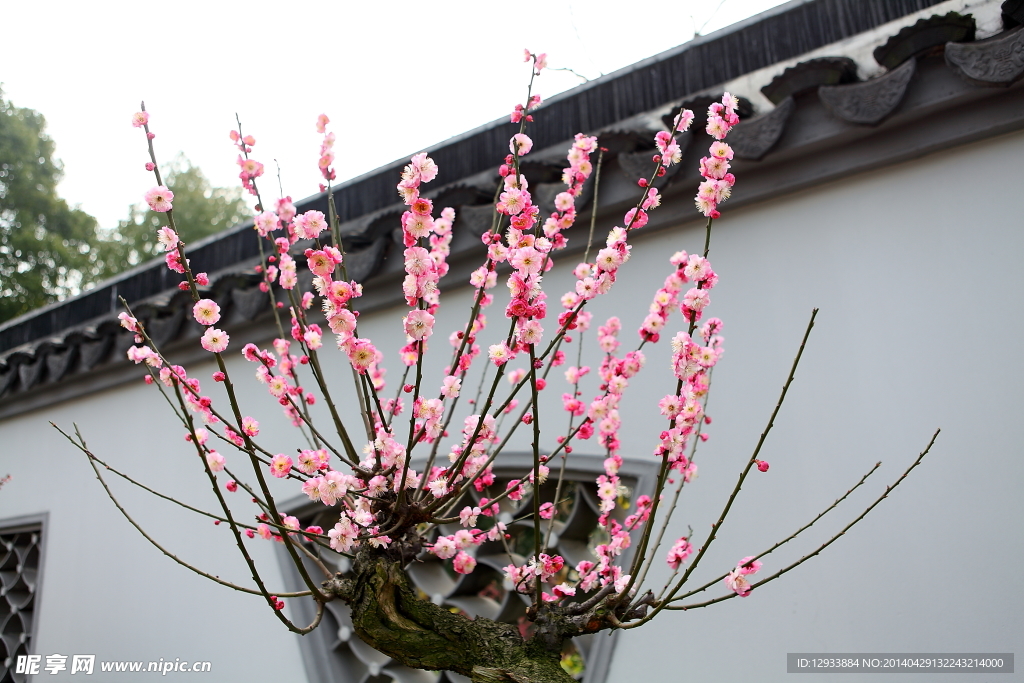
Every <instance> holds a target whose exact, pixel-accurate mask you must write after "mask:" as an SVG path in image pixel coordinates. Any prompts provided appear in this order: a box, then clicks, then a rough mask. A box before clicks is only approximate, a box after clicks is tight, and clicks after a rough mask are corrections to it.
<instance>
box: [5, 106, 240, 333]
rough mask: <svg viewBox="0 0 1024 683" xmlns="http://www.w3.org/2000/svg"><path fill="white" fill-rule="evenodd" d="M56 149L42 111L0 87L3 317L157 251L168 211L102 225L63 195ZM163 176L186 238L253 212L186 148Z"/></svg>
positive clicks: (137, 211)
mask: <svg viewBox="0 0 1024 683" xmlns="http://www.w3.org/2000/svg"><path fill="white" fill-rule="evenodd" d="M53 153H54V143H53V140H51V139H50V137H49V136H48V135H47V134H46V120H45V119H44V118H43V116H42V114H40V113H38V112H36V111H33V110H32V109H22V108H18V107H15V106H14V105H13V104H11V103H10V101H9V100H7V99H5V98H4V96H3V91H2V90H0V322H3V321H5V320H9V319H11V318H14V317H16V316H19V315H21V314H23V313H28V312H29V311H31V310H33V309H35V308H38V307H40V306H43V305H45V304H48V303H51V302H53V301H57V300H60V299H63V298H65V297H67V296H71V295H74V294H77V293H78V292H79V291H81V290H83V289H88V288H89V287H90V286H91V285H94V284H96V283H98V282H100V281H102V280H105V279H107V278H109V277H112V276H114V275H117V274H118V273H121V272H123V271H124V270H127V269H128V268H131V267H133V266H136V265H138V264H139V263H142V262H143V261H146V260H148V259H150V258H152V257H154V256H156V255H157V254H158V250H157V244H156V231H157V230H158V229H159V228H161V227H163V226H164V225H166V216H165V215H164V214H159V213H156V212H154V211H148V210H146V209H145V206H144V205H140V206H133V207H131V208H129V214H128V218H127V219H126V220H123V221H120V222H119V223H118V225H117V227H116V228H114V229H112V230H102V229H99V228H98V226H97V224H96V219H95V218H93V217H92V216H90V215H89V214H87V213H85V212H84V211H82V210H81V209H79V208H77V207H75V208H72V207H69V206H68V204H67V202H65V201H64V200H63V199H61V198H60V197H59V196H57V183H59V182H60V179H61V175H62V168H61V164H60V161H59V160H57V159H54V158H53ZM163 180H164V184H165V185H167V187H169V188H170V189H171V191H172V192H174V220H175V223H176V225H177V227H178V234H179V235H180V236H181V239H182V240H184V241H185V243H186V244H192V243H194V242H196V241H198V240H200V239H202V238H204V237H207V236H209V235H213V234H216V233H218V232H220V231H222V230H225V229H227V228H230V227H232V226H233V225H236V224H238V223H240V222H241V221H242V220H243V219H244V218H245V217H246V216H248V215H249V211H248V210H247V208H246V205H245V201H244V200H243V198H242V191H241V189H240V188H234V189H231V190H229V189H224V188H216V187H211V186H210V181H209V180H207V179H206V176H204V175H203V173H202V171H200V170H199V168H198V167H196V166H193V165H192V164H191V163H190V162H189V160H188V159H186V158H185V157H184V156H182V155H179V156H178V157H177V158H175V159H174V161H173V162H171V163H170V164H168V165H167V166H166V167H165V168H164V169H163ZM143 189H147V188H143ZM141 192H142V190H140V194H141Z"/></svg>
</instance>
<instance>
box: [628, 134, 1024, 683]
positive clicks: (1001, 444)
mask: <svg viewBox="0 0 1024 683" xmlns="http://www.w3.org/2000/svg"><path fill="white" fill-rule="evenodd" d="M1021 159H1024V133H1019V132H1018V133H1014V134H1010V135H1006V136H1002V137H999V138H995V139H992V140H987V141H984V142H979V143H976V144H972V145H968V146H964V147H960V148H956V149H952V150H949V151H945V152H941V153H937V154H933V155H930V156H927V157H924V158H922V159H920V160H916V161H913V162H908V163H905V164H901V165H898V166H893V167H890V168H885V169H880V170H878V171H877V172H874V173H869V174H863V175H859V176H856V177H852V178H847V179H844V180H842V181H838V182H835V183H830V184H828V185H825V186H823V187H819V188H815V189H813V190H809V191H807V192H802V193H798V194H793V195H788V196H784V197H780V198H778V199H776V200H774V201H770V202H765V203H763V204H760V205H758V206H756V207H751V208H748V209H744V210H737V211H734V212H733V211H729V209H728V204H726V206H725V211H724V214H723V218H722V219H721V220H720V221H717V225H716V227H715V234H714V236H713V238H712V247H711V261H712V263H713V265H714V267H715V270H716V271H717V272H718V273H719V275H720V278H721V281H720V283H719V285H718V287H717V288H716V289H715V290H714V292H713V295H712V306H711V308H710V309H709V314H711V315H715V316H718V317H720V318H722V319H723V320H724V321H725V330H724V337H725V339H726V349H727V351H726V355H725V356H724V358H723V359H722V361H721V363H720V364H719V366H718V367H716V369H715V376H714V386H713V388H712V396H711V405H710V410H709V414H711V415H712V416H713V417H714V423H713V424H712V425H711V428H710V433H711V435H712V436H711V440H710V441H709V442H708V443H707V444H706V448H705V447H701V449H700V451H699V455H698V460H699V462H700V463H701V464H700V466H701V476H700V478H699V479H698V481H697V485H696V486H694V487H692V490H691V491H690V492H689V494H684V501H685V503H684V505H683V508H682V509H681V510H680V514H679V516H678V523H676V524H675V533H676V535H681V534H683V533H685V526H684V525H685V524H690V525H692V526H693V528H694V531H695V536H696V537H697V538H700V539H702V538H703V537H704V536H706V534H707V532H708V530H709V527H710V524H711V522H712V521H714V519H715V515H716V514H718V511H719V510H720V509H721V506H722V503H723V502H724V496H725V495H726V494H727V492H728V490H730V489H731V486H732V485H733V483H734V481H735V477H736V475H737V473H738V471H739V470H740V468H741V467H742V465H743V463H744V462H745V459H746V458H747V457H748V455H749V453H750V452H751V450H752V448H753V446H754V444H755V443H756V441H757V437H758V435H759V434H760V432H761V430H762V429H763V428H764V426H765V424H766V422H767V418H768V415H769V414H770V411H771V409H772V407H773V406H774V404H775V400H776V397H777V396H778V392H779V390H780V388H781V385H782V382H783V380H784V379H785V376H786V373H787V371H788V369H789V366H790V363H791V362H792V358H793V356H794V354H795V351H796V348H797V345H798V343H799V340H800V336H801V334H802V333H803V330H804V328H805V325H806V321H807V318H808V316H809V314H810V311H811V308H812V307H815V306H818V307H820V309H821V312H820V314H819V316H818V320H817V324H816V326H815V329H814V331H813V333H812V336H811V341H810V346H809V348H808V350H807V352H806V353H805V355H804V359H803V362H802V364H801V366H800V370H799V372H798V374H797V378H796V381H795V383H794V385H793V387H792V389H791V391H790V395H789V398H788V399H787V402H786V405H785V406H784V408H783V410H782V413H781V417H780V418H779V419H778V420H777V421H776V425H775V430H774V431H773V432H772V434H771V436H770V437H769V440H768V444H767V447H766V449H765V450H764V451H763V456H762V457H763V458H764V459H765V460H767V461H769V462H770V463H771V469H770V471H769V472H768V473H765V474H760V473H758V472H754V473H753V476H752V477H751V478H750V479H748V483H747V484H746V486H745V488H744V490H743V492H742V494H741V498H740V500H739V503H738V504H737V505H736V506H735V507H734V509H733V512H732V514H731V515H730V517H729V520H728V521H727V522H726V524H725V526H724V527H723V530H722V533H721V534H720V536H719V539H718V540H717V541H716V542H715V545H714V546H713V547H712V550H711V551H709V553H708V555H707V556H706V558H705V560H706V562H702V565H701V568H700V569H699V570H698V571H697V572H695V574H694V578H696V579H697V581H698V583H696V584H695V585H700V583H703V581H700V579H701V578H704V579H705V580H706V579H709V578H713V577H714V576H717V575H718V574H720V573H724V572H725V571H728V570H729V569H730V568H731V567H732V566H733V565H735V563H736V562H737V560H739V559H740V558H741V557H743V556H745V555H751V554H755V553H757V552H760V551H761V550H764V549H766V548H768V547H769V546H770V545H772V543H773V542H774V541H776V540H778V539H781V538H783V537H785V536H786V535H788V534H789V533H791V532H792V531H794V530H796V529H797V528H799V526H801V524H802V523H803V522H805V521H807V520H809V519H810V518H811V517H813V515H815V514H816V513H817V512H818V511H819V510H822V509H824V508H825V507H826V506H827V505H829V504H830V503H831V502H832V501H833V500H835V499H836V498H837V497H838V496H839V495H841V494H842V493H844V492H845V491H846V490H848V489H849V487H850V486H851V485H852V484H854V483H855V482H856V481H857V480H858V479H859V477H860V475H861V474H862V473H863V472H865V471H867V470H868V469H869V467H870V466H871V465H872V464H873V463H874V462H876V461H877V460H882V461H883V467H882V468H881V470H880V471H879V472H878V473H876V475H874V476H873V477H872V479H870V480H869V484H866V485H865V486H864V487H862V490H861V491H858V492H857V493H856V494H855V495H854V496H853V497H852V499H851V500H848V501H847V502H846V503H844V504H843V505H842V506H841V507H840V508H838V509H837V510H835V511H834V512H832V513H831V514H830V516H829V517H826V518H825V519H824V520H822V522H819V525H820V526H821V528H820V529H818V528H817V526H816V527H815V528H813V529H812V530H811V531H809V532H808V533H807V534H805V535H806V538H803V537H801V538H800V539H798V540H797V541H794V542H793V543H792V544H790V545H791V546H793V547H792V550H789V551H787V552H781V551H780V552H779V553H777V555H778V556H777V557H776V554H773V555H771V556H769V557H767V558H764V563H765V568H764V570H763V571H762V573H767V572H771V571H773V570H776V569H778V568H781V567H783V566H785V565H787V564H789V563H790V562H791V561H793V560H795V559H797V558H798V557H800V556H801V555H803V554H805V553H806V552H809V551H811V550H813V549H814V548H816V547H817V545H818V544H820V543H822V542H824V541H825V540H826V539H827V538H829V537H830V536H831V535H832V534H834V533H836V532H837V531H838V530H839V529H840V528H842V526H843V524H844V523H845V522H846V521H848V520H850V519H852V518H853V517H855V516H856V515H857V514H859V512H860V511H861V510H863V509H864V508H865V507H866V506H867V505H868V504H869V503H870V501H871V500H872V499H873V498H874V497H875V496H877V495H878V494H879V493H880V492H881V491H882V490H883V485H884V484H885V483H887V482H891V481H893V480H894V479H895V478H896V477H898V475H899V474H900V473H901V472H902V471H903V469H904V468H905V467H907V466H908V465H909V464H910V463H911V462H912V460H913V458H914V457H915V455H916V454H917V453H918V452H920V451H921V450H922V449H923V448H924V446H925V445H926V443H927V442H928V439H929V438H930V436H931V434H932V432H933V431H934V430H935V428H936V427H941V428H942V430H943V431H942V434H941V435H940V436H939V439H938V441H937V443H936V445H935V447H934V448H933V450H932V452H931V454H930V455H929V456H928V457H927V458H926V459H925V461H924V463H923V465H922V466H921V467H920V468H918V469H917V470H915V472H914V473H913V474H912V475H911V476H910V477H909V478H908V480H907V481H906V482H905V483H904V484H902V485H901V486H900V488H899V489H897V490H896V492H895V493H894V494H893V495H892V496H891V497H890V498H889V499H887V500H886V501H883V503H882V504H881V505H880V506H879V507H878V508H876V509H875V511H874V512H872V513H871V515H870V516H869V517H868V518H867V519H865V520H864V521H863V522H862V523H861V524H859V525H858V526H857V527H855V528H854V529H853V530H852V531H851V532H849V533H848V534H847V535H846V536H845V537H844V538H842V539H840V540H839V541H838V542H837V543H836V544H835V545H833V546H831V547H830V548H829V549H827V550H826V551H825V552H824V553H823V554H822V555H820V556H818V557H817V558H815V559H813V560H811V561H810V562H809V563H807V564H805V565H803V566H801V567H799V568H798V569H796V570H794V571H793V572H791V573H790V574H788V575H787V576H785V577H783V578H781V579H779V580H778V581H776V582H774V583H772V584H769V585H768V586H766V587H765V588H764V589H762V590H759V591H755V592H754V593H753V594H752V595H751V596H750V597H748V598H746V599H734V600H730V601H727V602H725V603H722V604H719V605H715V606H712V607H709V608H706V609H700V610H696V611H692V612H686V613H682V612H675V613H673V614H669V615H662V618H661V620H660V621H655V622H653V623H652V624H650V625H648V626H647V627H645V628H642V629H638V630H636V631H631V632H628V633H625V634H624V637H623V638H622V639H621V640H620V641H619V649H618V652H617V654H616V658H615V661H614V664H613V669H612V674H611V676H610V679H609V680H612V681H626V680H635V679H636V677H637V674H638V671H640V670H642V671H644V677H645V678H646V679H648V680H657V681H689V680H714V681H748V680H751V679H757V680H762V681H781V680H784V679H785V680H788V679H787V674H786V653H787V652H831V653H841V652H890V653H896V652H933V653H943V652H1014V651H1016V652H1018V653H1019V652H1021V651H1024V632H1022V631H1021V629H1020V628H1019V623H1018V615H1019V614H1020V613H1021V612H1022V610H1024V591H1022V590H1021V589H1020V584H1019V582H1018V581H1016V579H1013V578H1009V577H1011V576H1015V575H1016V572H1015V570H1014V569H1013V568H1015V567H1017V566H1019V565H1020V563H1021V562H1022V561H1024V544H1022V543H1021V540H1020V534H1019V523H1020V520H1021V519H1024V502H1022V497H1021V496H1020V493H1019V490H1020V485H1021V484H1022V483H1024V463H1022V458H1021V456H1022V455H1024V448H1022V447H1021V445H1020V443H1021V442H1020V437H1019V429H1018V426H1019V422H1017V419H1018V418H1015V417H1014V416H1015V415H1016V414H1017V413H1018V412H1019V411H1020V408H1021V405H1022V404H1021V399H1020V386H1021V384H1022V381H1024V361H1022V358H1021V354H1020V348H1021V343H1020V339H1021V334H1022V332H1024V326H1022V324H1021V319H1020V312H1021V302H1022V295H1024V275H1022V271H1021V269H1020V265H1019V254H1020V251H1021V247H1022V246H1024V245H1022V242H1024V238H1022V231H1021V228H1024V219H1022V216H1024V198H1022V196H1021V193H1020V189H1019V178H1020V168H1021V165H1020V164H1021ZM738 177H739V180H738V184H737V188H736V192H737V193H742V191H743V178H742V174H741V173H738ZM979 188H984V189H983V190H982V191H981V192H980V193H979V192H978V189H979ZM701 232H702V231H701V230H700V229H699V228H697V227H696V226H695V224H689V225H687V226H684V227H683V228H682V229H681V230H680V231H679V233H678V234H677V235H671V236H670V235H657V236H654V237H652V238H651V239H649V240H647V241H644V242H643V243H642V245H641V243H640V242H638V246H637V248H636V251H635V252H634V258H638V257H641V255H642V254H644V255H649V256H648V257H655V258H659V259H660V258H662V256H663V255H664V254H666V253H668V252H670V251H671V250H672V249H675V248H678V247H677V245H680V246H682V247H683V248H689V249H690V250H696V249H699V248H700V245H701V236H702V235H701ZM634 277H636V278H637V280H636V281H635V282H631V283H630V284H629V285H627V289H628V290H629V291H630V295H629V298H631V297H632V295H633V294H632V293H633V292H635V295H636V296H637V297H642V296H644V292H647V291H650V290H651V288H652V287H653V286H655V282H656V280H657V278H656V277H655V276H654V275H653V273H651V274H650V275H649V274H648V272H647V271H643V272H639V273H637V274H636V275H635V276H634ZM641 280H643V281H641ZM619 295H620V296H622V295H623V293H622V292H620V293H619ZM637 315H638V314H637ZM633 317H634V318H636V315H634V316H633ZM637 319H638V318H637ZM634 326H635V325H627V327H634ZM657 379H658V378H657V375H656V374H655V375H654V376H649V377H648V380H650V381H651V382H652V384H653V383H658V384H660V386H659V388H657V389H655V388H654V387H653V386H651V387H647V386H645V387H644V393H648V394H649V395H650V396H651V398H652V399H653V398H654V397H655V396H656V395H658V394H659V393H661V392H662V391H663V389H664V381H661V382H660V383H659V382H656V380H657ZM641 419H642V420H643V422H642V423H641V422H639V421H638V422H637V423H636V424H638V425H639V424H643V425H645V426H646V425H650V428H649V429H647V430H646V432H647V433H642V432H643V430H640V429H636V430H634V429H629V430H627V432H626V441H625V443H626V446H627V450H629V448H630V447H632V446H635V448H636V449H637V451H638V452H639V453H647V452H650V447H651V441H652V439H651V433H652V432H653V431H654V429H657V428H660V427H657V425H658V424H660V422H659V421H658V420H655V419H653V418H651V417H650V412H649V411H648V413H647V416H645V417H642V418H641V417H638V420H641ZM690 494H692V495H690ZM787 548H788V546H787ZM659 579H660V577H659ZM1007 579H1009V580H1007ZM656 584H657V586H660V585H661V580H659V581H657V582H656ZM724 592H725V589H724V588H722V587H716V588H714V589H711V590H709V591H707V592H706V593H705V595H706V596H707V597H708V598H710V597H714V596H717V595H720V594H722V593H724ZM697 597H698V598H700V596H697ZM640 667H643V668H642V669H641V668H640ZM1019 675H1020V674H1019V673H1018V674H1017V676H1018V677H1019ZM890 678H891V679H892V680H903V679H902V678H900V677H898V676H895V675H889V676H886V675H878V674H874V675H872V676H871V680H872V681H883V680H889V679H890ZM967 678H969V679H971V680H988V678H986V677H984V676H968V677H967ZM967 678H965V680H966V679H967ZM1008 678H1010V679H1012V678H1013V677H1012V676H1011V677H1008Z"/></svg>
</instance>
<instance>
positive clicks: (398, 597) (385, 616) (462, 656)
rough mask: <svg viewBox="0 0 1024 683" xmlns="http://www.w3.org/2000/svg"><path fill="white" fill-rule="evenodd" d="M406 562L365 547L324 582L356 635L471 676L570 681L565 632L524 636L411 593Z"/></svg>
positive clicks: (481, 682)
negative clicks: (347, 612) (348, 568)
mask: <svg viewBox="0 0 1024 683" xmlns="http://www.w3.org/2000/svg"><path fill="white" fill-rule="evenodd" d="M402 566H403V563H402V562H400V561H396V560H392V559H390V558H388V557H385V556H382V555H378V554H376V553H373V552H371V551H368V550H364V551H362V552H360V553H359V556H358V557H357V559H356V561H355V563H354V569H353V573H352V575H351V576H350V577H347V578H345V577H341V576H340V575H339V576H338V577H336V578H334V579H332V580H330V581H327V582H325V583H324V588H325V590H326V591H327V593H328V594H330V595H334V596H336V597H338V598H341V599H342V600H344V601H345V602H346V603H347V604H348V605H349V606H350V608H351V610H352V624H353V626H354V629H355V632H356V635H358V636H359V637H360V638H361V639H362V640H363V641H365V642H366V643H367V644H369V645H370V646H372V647H373V648H375V649H377V650H379V651H380V652H383V653H384V654H386V655H388V656H389V657H392V658H393V659H395V660H396V661H398V662H401V663H402V664H405V665H406V666H410V667H413V668H417V669H429V670H435V671H441V670H449V671H454V672H456V673H459V674H462V675H463V676H467V677H469V678H470V679H471V680H472V681H474V683H499V682H507V681H514V682H515V683H572V681H574V679H573V677H572V676H570V675H569V674H567V673H566V672H565V671H564V670H563V669H562V667H561V664H560V661H561V644H562V638H560V637H556V638H551V637H546V638H537V637H535V638H531V639H530V640H524V639H523V637H522V636H521V635H520V634H519V630H518V629H517V628H516V627H515V626H512V625H510V624H503V623H499V622H496V621H492V620H490V619H485V618H483V617H478V618H476V619H469V618H467V617H465V616H463V615H460V614H453V613H452V612H450V611H448V610H447V609H445V608H443V607H441V606H439V605H435V604H433V603H431V602H428V601H426V600H422V599H420V598H419V597H417V596H416V592H415V591H414V589H413V588H412V586H411V585H410V583H409V577H408V576H407V575H406V573H405V571H404V570H403V568H402Z"/></svg>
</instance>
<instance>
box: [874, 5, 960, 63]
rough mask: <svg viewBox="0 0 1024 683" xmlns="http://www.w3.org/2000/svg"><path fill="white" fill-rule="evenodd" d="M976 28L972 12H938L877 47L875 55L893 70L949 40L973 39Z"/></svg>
mask: <svg viewBox="0 0 1024 683" xmlns="http://www.w3.org/2000/svg"><path fill="white" fill-rule="evenodd" d="M974 31H975V24H974V17H973V16H971V15H970V14H959V13H957V12H949V13H948V14H935V15H933V16H930V17H928V18H927V19H921V20H920V21H918V22H917V23H916V24H913V25H912V26H906V27H904V28H903V29H902V30H901V31H900V32H899V33H897V34H896V35H894V36H892V37H891V38H889V40H887V41H885V43H884V44H883V45H879V46H878V47H876V48H875V51H874V52H873V53H872V55H873V56H874V58H875V61H876V62H878V63H879V64H881V65H882V66H884V67H885V68H886V69H889V70H890V71H892V70H894V69H895V68H896V67H898V66H899V65H900V64H903V63H904V62H906V61H907V60H909V59H911V58H913V57H917V56H919V55H922V54H924V53H925V52H927V51H928V50H931V49H932V48H936V47H939V46H942V45H945V44H946V43H950V42H953V43H962V42H969V41H972V40H974Z"/></svg>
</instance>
